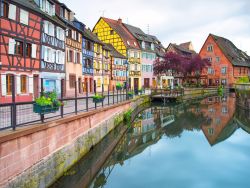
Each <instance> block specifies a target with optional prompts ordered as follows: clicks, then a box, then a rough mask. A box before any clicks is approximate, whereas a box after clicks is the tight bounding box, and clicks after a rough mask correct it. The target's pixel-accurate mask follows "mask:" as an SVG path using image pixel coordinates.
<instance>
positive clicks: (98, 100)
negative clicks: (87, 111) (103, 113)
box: [93, 97, 105, 103]
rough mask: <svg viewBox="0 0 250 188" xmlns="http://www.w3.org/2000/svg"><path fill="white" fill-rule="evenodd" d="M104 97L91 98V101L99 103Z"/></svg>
mask: <svg viewBox="0 0 250 188" xmlns="http://www.w3.org/2000/svg"><path fill="white" fill-rule="evenodd" d="M104 99H105V97H103V98H100V99H97V98H93V102H94V103H101V102H103V101H104Z"/></svg>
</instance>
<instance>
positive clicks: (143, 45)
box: [141, 41, 145, 49]
mask: <svg viewBox="0 0 250 188" xmlns="http://www.w3.org/2000/svg"><path fill="white" fill-rule="evenodd" d="M141 46H142V48H143V49H145V42H144V41H142V43H141Z"/></svg>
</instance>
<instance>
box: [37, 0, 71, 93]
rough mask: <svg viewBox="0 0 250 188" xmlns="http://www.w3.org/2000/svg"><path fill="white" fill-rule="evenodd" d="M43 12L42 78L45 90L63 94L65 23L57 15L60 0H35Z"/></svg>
mask: <svg viewBox="0 0 250 188" xmlns="http://www.w3.org/2000/svg"><path fill="white" fill-rule="evenodd" d="M34 2H35V3H36V4H37V6H38V7H39V8H40V10H41V11H42V13H43V16H42V34H41V45H42V50H41V67H40V78H43V86H44V90H45V91H56V92H57V93H58V95H60V94H61V89H62V88H61V82H64V81H65V30H66V26H65V24H64V23H63V22H62V21H61V20H60V19H59V18H58V17H57V16H56V13H55V11H56V10H55V7H56V3H57V2H58V1H56V0H42V1H34Z"/></svg>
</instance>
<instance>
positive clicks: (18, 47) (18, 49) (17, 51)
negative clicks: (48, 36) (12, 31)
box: [15, 41, 23, 56]
mask: <svg viewBox="0 0 250 188" xmlns="http://www.w3.org/2000/svg"><path fill="white" fill-rule="evenodd" d="M15 54H16V55H20V56H23V42H21V41H16V44H15Z"/></svg>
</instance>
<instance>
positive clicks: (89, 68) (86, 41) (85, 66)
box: [82, 28, 94, 92]
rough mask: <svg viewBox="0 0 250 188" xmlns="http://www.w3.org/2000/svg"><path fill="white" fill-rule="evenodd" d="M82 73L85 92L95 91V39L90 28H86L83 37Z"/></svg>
mask: <svg viewBox="0 0 250 188" xmlns="http://www.w3.org/2000/svg"><path fill="white" fill-rule="evenodd" d="M82 57H83V60H82V74H83V77H84V87H83V90H84V92H86V91H88V92H93V91H94V87H93V86H94V67H93V62H94V39H93V33H91V30H90V29H87V28H85V29H84V32H83V39H82Z"/></svg>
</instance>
